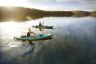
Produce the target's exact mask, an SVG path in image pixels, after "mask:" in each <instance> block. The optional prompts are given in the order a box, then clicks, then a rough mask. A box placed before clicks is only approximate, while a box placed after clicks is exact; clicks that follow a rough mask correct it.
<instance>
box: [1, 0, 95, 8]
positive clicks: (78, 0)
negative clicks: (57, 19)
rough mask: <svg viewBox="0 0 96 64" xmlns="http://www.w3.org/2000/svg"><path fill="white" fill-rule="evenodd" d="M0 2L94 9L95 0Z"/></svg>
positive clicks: (37, 6)
mask: <svg viewBox="0 0 96 64" xmlns="http://www.w3.org/2000/svg"><path fill="white" fill-rule="evenodd" d="M1 4H2V5H11V6H12V5H21V6H22V5H23V6H27V7H31V8H38V9H45V10H96V0H0V5H1Z"/></svg>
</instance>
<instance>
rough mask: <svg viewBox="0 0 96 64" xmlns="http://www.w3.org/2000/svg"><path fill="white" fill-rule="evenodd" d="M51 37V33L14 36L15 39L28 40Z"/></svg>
mask: <svg viewBox="0 0 96 64" xmlns="http://www.w3.org/2000/svg"><path fill="white" fill-rule="evenodd" d="M50 37H52V34H38V35H34V36H29V37H27V36H21V37H19V38H17V37H15V39H16V40H29V41H36V40H42V39H46V38H50Z"/></svg>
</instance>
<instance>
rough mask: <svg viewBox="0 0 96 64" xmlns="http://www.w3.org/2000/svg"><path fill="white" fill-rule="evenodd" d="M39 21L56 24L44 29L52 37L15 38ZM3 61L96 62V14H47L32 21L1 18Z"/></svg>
mask: <svg viewBox="0 0 96 64" xmlns="http://www.w3.org/2000/svg"><path fill="white" fill-rule="evenodd" d="M39 22H42V23H44V25H52V26H54V27H53V28H54V29H44V33H51V34H53V36H52V39H49V40H40V41H34V42H33V43H35V45H30V44H29V43H28V42H27V41H18V40H14V37H19V36H21V35H26V33H27V31H28V29H29V28H31V29H32V31H33V32H35V33H37V34H40V33H43V31H39V29H38V28H33V27H32V26H33V25H37V24H38V23H39ZM0 64H96V18H94V17H45V18H41V19H36V20H31V21H24V22H18V21H13V20H11V21H5V22H0Z"/></svg>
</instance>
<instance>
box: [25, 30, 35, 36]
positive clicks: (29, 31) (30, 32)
mask: <svg viewBox="0 0 96 64" xmlns="http://www.w3.org/2000/svg"><path fill="white" fill-rule="evenodd" d="M31 34H36V33H34V32H32V31H31V29H28V32H27V37H29V36H31Z"/></svg>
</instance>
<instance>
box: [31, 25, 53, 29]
mask: <svg viewBox="0 0 96 64" xmlns="http://www.w3.org/2000/svg"><path fill="white" fill-rule="evenodd" d="M32 27H34V28H42V29H53V26H44V25H43V26H39V25H36V26H32Z"/></svg>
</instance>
